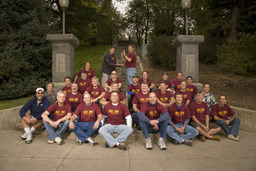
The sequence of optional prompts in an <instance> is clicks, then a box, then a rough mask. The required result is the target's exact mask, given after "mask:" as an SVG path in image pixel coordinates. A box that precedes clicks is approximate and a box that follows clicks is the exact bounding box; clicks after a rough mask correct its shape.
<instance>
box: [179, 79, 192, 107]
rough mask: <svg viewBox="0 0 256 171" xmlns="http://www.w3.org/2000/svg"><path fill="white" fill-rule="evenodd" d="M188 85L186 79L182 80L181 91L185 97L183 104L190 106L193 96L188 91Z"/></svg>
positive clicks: (183, 97)
mask: <svg viewBox="0 0 256 171" xmlns="http://www.w3.org/2000/svg"><path fill="white" fill-rule="evenodd" d="M186 87H187V84H186V81H185V80H183V81H181V83H180V91H179V92H180V93H181V94H182V99H183V100H182V104H184V105H187V106H188V105H189V104H190V101H191V96H190V93H189V92H187V91H186Z"/></svg>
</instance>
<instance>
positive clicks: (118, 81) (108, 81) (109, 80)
mask: <svg viewBox="0 0 256 171" xmlns="http://www.w3.org/2000/svg"><path fill="white" fill-rule="evenodd" d="M112 82H114V81H113V80H112V78H110V79H108V80H107V81H106V83H107V84H108V85H109V86H110V84H111V83H112ZM115 82H117V83H122V81H121V80H120V79H119V78H117V79H116V81H115Z"/></svg>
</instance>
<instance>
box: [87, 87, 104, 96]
mask: <svg viewBox="0 0 256 171" xmlns="http://www.w3.org/2000/svg"><path fill="white" fill-rule="evenodd" d="M86 91H87V92H88V93H89V94H90V95H91V97H92V98H93V99H95V98H97V97H99V96H100V95H101V93H102V92H105V90H104V88H103V87H101V86H98V87H97V88H96V89H94V88H93V86H92V85H91V86H90V87H87V89H86Z"/></svg>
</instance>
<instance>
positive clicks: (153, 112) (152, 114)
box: [149, 110, 157, 116]
mask: <svg viewBox="0 0 256 171" xmlns="http://www.w3.org/2000/svg"><path fill="white" fill-rule="evenodd" d="M156 113H157V112H156V110H154V111H149V115H150V116H154V115H155V114H156Z"/></svg>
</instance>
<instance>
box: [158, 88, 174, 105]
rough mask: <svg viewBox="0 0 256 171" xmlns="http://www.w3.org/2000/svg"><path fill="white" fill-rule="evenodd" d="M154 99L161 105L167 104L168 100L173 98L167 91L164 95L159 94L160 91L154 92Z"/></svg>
mask: <svg viewBox="0 0 256 171" xmlns="http://www.w3.org/2000/svg"><path fill="white" fill-rule="evenodd" d="M156 97H157V98H158V99H159V100H160V101H161V102H163V103H169V102H170V99H171V98H172V97H173V94H172V93H171V92H169V91H165V93H164V94H163V93H161V91H160V90H159V91H156Z"/></svg>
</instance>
